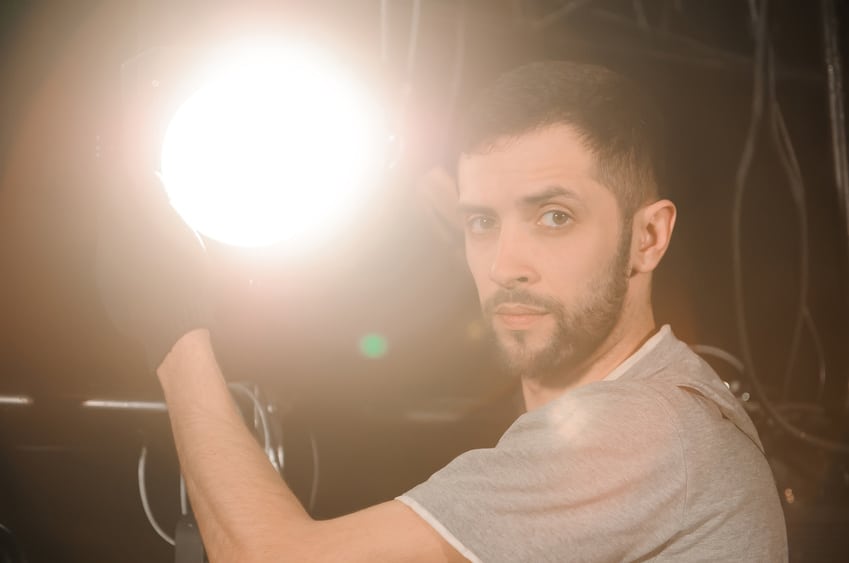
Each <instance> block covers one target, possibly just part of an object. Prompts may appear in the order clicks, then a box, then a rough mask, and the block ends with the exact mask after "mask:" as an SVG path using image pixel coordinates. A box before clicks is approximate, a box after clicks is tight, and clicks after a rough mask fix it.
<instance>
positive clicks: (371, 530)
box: [157, 329, 463, 563]
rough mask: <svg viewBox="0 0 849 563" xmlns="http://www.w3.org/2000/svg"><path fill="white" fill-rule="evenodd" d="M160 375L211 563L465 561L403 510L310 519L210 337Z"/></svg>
mask: <svg viewBox="0 0 849 563" xmlns="http://www.w3.org/2000/svg"><path fill="white" fill-rule="evenodd" d="M157 375H158V376H159V380H160V382H161V384H162V388H163V390H164V392H165V399H166V401H167V403H168V409H169V415H170V417H171V426H172V428H173V432H174V440H175V442H176V445H177V452H178V455H179V458H180V465H181V467H182V470H183V474H184V476H185V478H186V484H187V487H188V490H189V495H190V497H191V499H192V506H193V508H194V511H195V516H196V517H197V520H198V525H199V526H200V530H201V535H202V537H203V540H204V545H205V546H206V549H207V553H208V554H209V558H210V561H212V562H214V563H218V562H229V561H240V562H253V561H288V560H291V561H306V560H309V561H330V560H333V561H338V560H345V561H372V560H382V561H388V560H391V561H462V560H463V558H462V556H460V554H459V553H458V552H457V551H456V550H454V549H453V548H452V547H451V546H450V545H449V544H448V543H447V542H446V541H445V540H444V539H443V538H442V537H441V536H440V535H439V534H437V533H436V532H435V531H434V530H433V529H432V528H431V526H430V525H428V524H427V523H426V522H425V521H424V520H422V519H421V518H420V517H419V516H418V515H417V514H415V513H414V512H413V511H412V510H410V509H409V508H407V507H406V506H405V505H404V504H402V503H400V502H398V501H390V502H386V503H383V504H380V505H377V506H374V507H371V508H368V509H366V510H363V511H360V512H357V513H354V514H351V515H348V516H343V517H341V518H336V519H333V520H328V521H315V520H313V519H312V518H310V516H309V515H308V514H307V513H306V511H305V510H304V509H303V507H302V506H301V505H300V503H299V502H298V500H297V498H296V497H295V495H294V494H292V492H291V491H290V490H289V488H288V487H287V486H286V484H285V483H284V481H283V480H282V479H280V477H279V476H278V475H277V473H276V472H275V471H274V469H273V468H272V467H271V464H270V463H269V461H268V458H266V457H265V455H264V454H263V452H262V450H261V448H260V447H259V445H258V444H257V443H256V441H255V440H254V438H253V436H252V435H251V433H250V432H249V431H248V429H247V428H246V426H245V425H244V423H243V421H242V418H241V415H240V413H239V411H238V409H237V408H236V405H235V404H234V402H233V400H232V398H231V397H230V392H229V390H228V389H227V385H226V383H225V381H224V378H223V377H222V375H221V371H220V369H219V367H218V364H217V363H216V361H215V355H214V353H213V350H212V345H211V343H210V339H209V333H208V331H206V330H203V329H199V330H193V331H191V332H189V333H187V334H186V335H184V336H183V337H182V338H181V339H180V340H179V341H178V342H177V344H175V345H174V347H173V348H172V350H171V352H170V353H169V354H168V355H167V356H166V358H165V360H164V361H163V362H162V364H161V365H160V366H159V369H158V370H157Z"/></svg>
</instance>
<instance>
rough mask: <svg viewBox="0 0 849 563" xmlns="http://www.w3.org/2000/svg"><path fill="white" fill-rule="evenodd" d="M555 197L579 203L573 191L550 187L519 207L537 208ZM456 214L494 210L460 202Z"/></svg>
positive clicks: (490, 211)
mask: <svg viewBox="0 0 849 563" xmlns="http://www.w3.org/2000/svg"><path fill="white" fill-rule="evenodd" d="M556 197H565V198H567V199H574V200H576V201H580V198H579V197H578V194H577V193H576V192H574V191H573V190H570V189H569V188H564V187H563V186H558V185H552V186H546V187H545V188H543V189H542V190H541V191H539V192H538V193H535V194H530V195H526V196H524V197H523V198H522V199H521V200H520V205H521V206H522V207H537V206H539V205H541V204H543V203H545V202H547V201H549V200H551V199H554V198H556ZM457 212H458V213H465V214H475V213H480V214H483V215H493V214H494V213H495V210H494V209H493V208H492V207H489V206H486V205H476V204H474V203H465V202H460V203H459V204H457Z"/></svg>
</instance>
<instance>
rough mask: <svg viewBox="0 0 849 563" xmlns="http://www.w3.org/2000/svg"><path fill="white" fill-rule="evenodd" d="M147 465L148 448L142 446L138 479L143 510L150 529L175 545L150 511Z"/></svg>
mask: <svg viewBox="0 0 849 563" xmlns="http://www.w3.org/2000/svg"><path fill="white" fill-rule="evenodd" d="M146 465H147V446H142V449H141V455H139V467H138V477H139V496H140V497H141V503H142V509H144V515H145V516H147V521H148V522H149V523H150V527H151V528H153V530H154V531H155V532H156V533H157V534H159V537H160V538H162V539H163V540H165V541H166V542H168V543H169V544H171V545H175V543H174V538H173V537H171V536H170V535H168V534H167V533H165V530H163V529H162V527H161V526H160V525H159V522H157V521H156V518H155V517H154V516H153V511H152V510H151V509H150V504H149V503H148V500H147V485H146V484H145V477H144V472H145V466H146Z"/></svg>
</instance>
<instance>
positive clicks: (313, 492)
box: [307, 430, 318, 513]
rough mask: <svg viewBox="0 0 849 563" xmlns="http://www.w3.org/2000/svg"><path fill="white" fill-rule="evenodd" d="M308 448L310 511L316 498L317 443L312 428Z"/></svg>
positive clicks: (308, 509) (308, 508)
mask: <svg viewBox="0 0 849 563" xmlns="http://www.w3.org/2000/svg"><path fill="white" fill-rule="evenodd" d="M310 449H311V450H312V484H311V485H310V500H309V505H308V507H307V511H308V512H309V513H312V511H313V509H314V508H315V501H316V499H317V498H318V444H317V443H316V440H315V433H314V432H313V431H312V430H310Z"/></svg>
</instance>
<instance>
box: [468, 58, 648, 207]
mask: <svg viewBox="0 0 849 563" xmlns="http://www.w3.org/2000/svg"><path fill="white" fill-rule="evenodd" d="M558 124H565V125H569V126H571V127H573V128H574V129H575V130H576V131H577V132H578V133H579V135H580V136H581V138H582V140H583V141H584V143H585V145H586V147H587V148H588V149H589V150H590V151H591V152H592V153H593V154H594V155H595V157H596V165H597V171H596V174H597V179H598V180H599V182H601V183H602V184H604V185H605V186H606V187H607V188H608V189H610V190H611V191H612V192H613V194H614V195H615V196H616V198H617V200H618V201H619V205H620V207H621V208H622V212H623V216H624V217H625V218H626V220H628V219H630V216H631V215H633V213H634V211H636V210H637V209H638V208H639V207H640V206H641V205H643V204H644V203H646V202H647V201H650V200H652V199H655V198H657V197H658V196H659V195H660V192H661V190H660V186H659V177H660V176H661V168H662V165H663V155H662V147H661V144H662V141H661V139H662V135H661V130H662V120H661V116H660V112H659V111H658V110H657V109H656V107H655V105H654V103H653V102H652V101H651V100H650V99H649V97H648V96H647V95H646V94H645V93H644V92H643V91H642V89H641V88H639V87H638V86H637V85H636V84H635V83H634V82H632V81H630V80H628V79H626V78H625V77H623V76H621V75H619V74H617V73H615V72H613V71H611V70H609V69H606V68H604V67H600V66H595V65H590V64H583V63H575V62H564V61H546V62H534V63H530V64H527V65H524V66H521V67H518V68H516V69H513V70H511V71H509V72H507V73H506V74H503V75H501V77H499V78H498V79H497V80H496V81H495V82H494V83H493V84H492V85H491V86H489V87H488V88H486V89H484V90H483V91H482V92H481V93H480V94H479V95H478V97H477V98H476V99H475V100H474V101H473V102H472V104H471V106H470V109H469V111H468V112H467V113H466V116H465V119H464V121H463V122H462V124H461V129H460V147H459V148H460V152H461V153H465V154H480V153H486V152H489V151H490V150H492V149H493V148H494V147H495V145H496V143H497V142H498V141H499V140H502V139H504V138H505V137H506V138H508V139H509V138H516V137H520V136H522V135H524V134H526V133H531V132H533V131H536V130H539V129H544V128H546V127H550V126H553V125H558Z"/></svg>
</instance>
